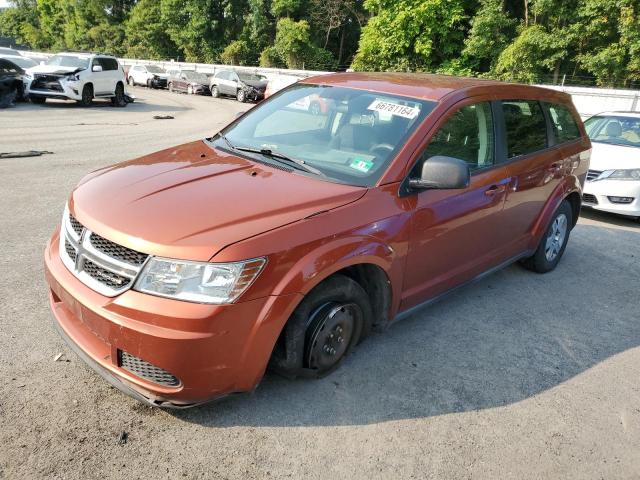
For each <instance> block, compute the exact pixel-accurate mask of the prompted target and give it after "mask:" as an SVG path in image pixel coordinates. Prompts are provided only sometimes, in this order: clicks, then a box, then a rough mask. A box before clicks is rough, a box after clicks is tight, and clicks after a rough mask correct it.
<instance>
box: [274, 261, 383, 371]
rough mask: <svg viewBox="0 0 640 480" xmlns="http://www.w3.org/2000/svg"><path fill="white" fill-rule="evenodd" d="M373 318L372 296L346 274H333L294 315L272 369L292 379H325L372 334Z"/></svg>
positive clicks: (280, 341)
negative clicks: (363, 339) (360, 342)
mask: <svg viewBox="0 0 640 480" xmlns="http://www.w3.org/2000/svg"><path fill="white" fill-rule="evenodd" d="M372 318H373V313H372V311H371V304H370V302H369V297H368V295H367V293H366V292H365V291H364V289H363V288H362V287H361V286H360V284H359V283H358V282H356V281H355V280H353V279H351V278H349V277H347V276H344V275H340V274H336V275H332V276H331V277H329V278H328V279H326V280H325V281H323V282H322V283H321V284H320V285H318V286H317V287H315V288H314V289H313V290H312V291H311V292H309V294H308V295H307V296H305V298H304V299H303V300H302V302H300V305H298V307H297V308H296V310H295V311H294V312H293V314H292V315H291V317H290V318H289V320H288V321H287V324H286V325H285V327H284V329H283V331H282V333H281V335H280V338H279V339H278V342H277V344H276V347H275V349H274V352H273V355H272V357H271V362H270V366H271V368H272V369H273V370H274V371H276V372H277V373H280V374H282V375H284V376H286V377H289V378H293V377H298V376H301V377H313V378H321V377H324V376H326V375H328V374H330V373H331V372H333V371H334V370H335V369H336V368H338V367H339V366H340V364H341V363H342V361H343V360H344V359H345V357H346V356H347V355H348V354H349V353H350V352H351V350H352V349H353V347H354V346H355V345H357V344H358V342H359V341H360V340H361V339H362V338H364V337H365V336H366V335H367V334H368V333H369V331H370V330H371V319H372Z"/></svg>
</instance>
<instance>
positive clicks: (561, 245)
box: [521, 200, 573, 273]
mask: <svg viewBox="0 0 640 480" xmlns="http://www.w3.org/2000/svg"><path fill="white" fill-rule="evenodd" d="M572 225H573V213H572V210H571V205H569V202H567V201H566V200H564V201H563V202H562V203H561V204H560V206H559V207H558V209H557V210H556V211H555V213H554V214H553V217H552V218H551V222H550V224H549V227H548V228H547V231H546V232H545V234H544V236H543V237H542V240H540V244H539V245H538V249H537V250H536V252H535V253H534V254H533V255H532V256H531V257H529V258H526V259H524V260H522V261H521V263H522V265H524V267H525V268H527V269H529V270H532V271H534V272H538V273H546V272H550V271H551V270H553V269H554V268H556V266H557V265H558V263H559V262H560V258H562V254H563V253H564V250H565V248H566V247H567V242H568V241H569V233H570V232H571V226H572Z"/></svg>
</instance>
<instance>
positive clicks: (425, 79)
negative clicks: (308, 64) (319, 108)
mask: <svg viewBox="0 0 640 480" xmlns="http://www.w3.org/2000/svg"><path fill="white" fill-rule="evenodd" d="M301 82H302V83H313V84H317V85H333V86H339V87H348V88H358V89H362V90H370V91H375V92H379V93H388V94H391V95H401V96H407V97H413V98H420V99H423V100H434V101H438V100H440V99H442V98H443V97H445V96H446V95H448V94H450V93H452V92H455V91H459V90H467V89H470V88H474V87H500V88H504V87H505V86H512V87H518V88H523V87H524V88H527V89H534V90H541V91H543V92H549V90H547V89H542V88H539V87H532V86H528V85H520V84H513V83H505V82H498V81H496V80H485V79H481V78H469V77H453V76H450V75H435V74H431V73H399V72H378V73H374V72H371V73H365V72H353V73H331V74H328V75H318V76H315V77H310V78H306V79H304V80H301Z"/></svg>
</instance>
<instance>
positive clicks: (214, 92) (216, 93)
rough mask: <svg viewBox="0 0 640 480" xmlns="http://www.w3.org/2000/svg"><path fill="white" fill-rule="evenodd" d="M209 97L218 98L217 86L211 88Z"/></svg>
mask: <svg viewBox="0 0 640 480" xmlns="http://www.w3.org/2000/svg"><path fill="white" fill-rule="evenodd" d="M211 96H212V97H213V98H218V97H220V92H219V91H218V86H217V85H212V86H211Z"/></svg>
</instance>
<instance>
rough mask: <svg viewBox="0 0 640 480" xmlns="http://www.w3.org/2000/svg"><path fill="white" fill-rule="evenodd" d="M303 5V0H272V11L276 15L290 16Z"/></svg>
mask: <svg viewBox="0 0 640 480" xmlns="http://www.w3.org/2000/svg"><path fill="white" fill-rule="evenodd" d="M301 6H302V0H272V2H271V13H272V14H273V16H274V17H285V16H286V17H288V16H290V15H293V14H295V13H296V12H297V11H298V10H299V9H300V7H301Z"/></svg>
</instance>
